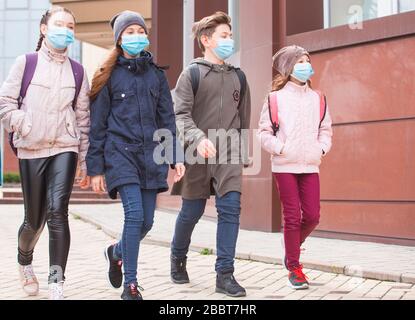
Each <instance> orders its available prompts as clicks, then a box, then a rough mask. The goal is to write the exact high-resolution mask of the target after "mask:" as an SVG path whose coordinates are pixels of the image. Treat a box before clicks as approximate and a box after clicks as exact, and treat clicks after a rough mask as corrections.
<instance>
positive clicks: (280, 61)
mask: <svg viewBox="0 0 415 320" xmlns="http://www.w3.org/2000/svg"><path fill="white" fill-rule="evenodd" d="M303 55H307V56H308V57H310V54H309V53H308V51H307V50H306V49H304V48H302V47H300V46H297V45H292V46H288V47H284V48H281V49H280V50H279V51H278V52H277V53H276V54H275V55H274V56H273V57H272V60H273V61H274V63H273V67H274V68H275V69H276V70H277V71H278V72H279V73H280V74H281V75H282V76H284V77H288V76H289V75H290V74H291V73H292V71H293V69H294V66H295V64H296V63H297V61H298V59H300V58H301V57H302V56H303Z"/></svg>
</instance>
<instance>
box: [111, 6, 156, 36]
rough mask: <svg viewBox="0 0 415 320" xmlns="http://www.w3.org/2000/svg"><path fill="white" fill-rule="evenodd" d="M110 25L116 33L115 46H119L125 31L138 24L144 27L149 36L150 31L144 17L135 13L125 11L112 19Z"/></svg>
mask: <svg viewBox="0 0 415 320" xmlns="http://www.w3.org/2000/svg"><path fill="white" fill-rule="evenodd" d="M110 24H111V28H112V30H113V31H114V42H115V44H117V42H118V40H119V39H120V36H121V34H122V33H123V31H124V30H125V29H127V28H128V27H129V26H131V25H133V24H138V25H139V26H141V27H143V29H144V30H145V32H146V34H148V29H147V26H146V23H145V20H144V18H143V16H142V15H141V14H139V13H137V12H134V11H129V10H125V11H122V12H120V13H118V14H116V15H115V16H114V17H113V18H112V19H111V21H110Z"/></svg>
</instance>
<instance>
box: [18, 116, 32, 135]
mask: <svg viewBox="0 0 415 320" xmlns="http://www.w3.org/2000/svg"><path fill="white" fill-rule="evenodd" d="M32 127H33V116H32V112H31V111H30V110H28V111H27V112H26V114H25V117H24V119H23V123H22V130H21V137H22V138H25V137H27V136H28V135H29V134H30V132H31V131H32Z"/></svg>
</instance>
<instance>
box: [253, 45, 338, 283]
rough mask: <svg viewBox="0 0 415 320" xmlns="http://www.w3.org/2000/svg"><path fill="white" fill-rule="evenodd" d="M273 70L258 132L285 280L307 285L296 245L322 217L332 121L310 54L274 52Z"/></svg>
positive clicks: (291, 48)
mask: <svg viewBox="0 0 415 320" xmlns="http://www.w3.org/2000/svg"><path fill="white" fill-rule="evenodd" d="M273 61H274V68H275V69H276V70H277V75H276V77H275V79H274V81H273V84H272V91H271V93H270V95H269V98H268V101H267V102H266V103H265V104H264V106H263V109H262V112H261V118H260V121H259V131H258V138H259V140H260V142H261V145H262V148H264V149H265V150H266V151H267V152H269V153H270V154H271V161H272V172H273V176H274V179H275V182H276V185H277V188H278V191H279V196H280V200H281V203H282V207H283V216H284V237H283V244H284V246H283V247H285V256H284V259H283V263H284V265H285V267H286V268H287V269H288V271H289V275H288V285H289V286H291V287H292V288H293V289H307V288H308V285H309V284H308V281H307V278H306V276H305V275H304V273H303V271H302V265H301V264H300V262H299V260H300V247H301V244H302V243H303V242H304V241H305V240H306V238H307V237H308V236H309V235H310V233H311V232H312V231H313V230H314V229H315V228H316V226H317V225H318V223H319V218H320V181H319V165H320V163H321V159H322V157H324V156H325V155H326V154H327V153H328V152H329V151H330V148H331V143H332V142H331V139H332V128H331V125H332V121H331V117H330V113H329V110H328V108H327V105H326V100H325V97H324V96H323V95H322V94H321V93H319V92H317V91H314V90H313V89H312V88H311V83H310V78H311V76H312V75H313V74H314V71H313V68H312V66H311V64H310V54H309V53H308V52H307V51H306V50H305V49H303V48H301V47H299V46H289V47H285V48H282V49H281V50H280V51H278V52H277V53H276V54H275V56H274V57H273Z"/></svg>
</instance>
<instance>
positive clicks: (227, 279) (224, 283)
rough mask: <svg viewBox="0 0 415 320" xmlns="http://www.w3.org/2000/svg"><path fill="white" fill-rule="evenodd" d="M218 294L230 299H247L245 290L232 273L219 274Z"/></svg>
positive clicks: (217, 276)
mask: <svg viewBox="0 0 415 320" xmlns="http://www.w3.org/2000/svg"><path fill="white" fill-rule="evenodd" d="M216 292H218V293H224V294H226V295H227V296H230V297H245V296H246V291H245V289H244V288H243V287H242V286H240V285H239V283H238V282H237V281H236V280H235V277H234V276H233V273H232V272H228V273H219V272H218V273H217V275H216Z"/></svg>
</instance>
